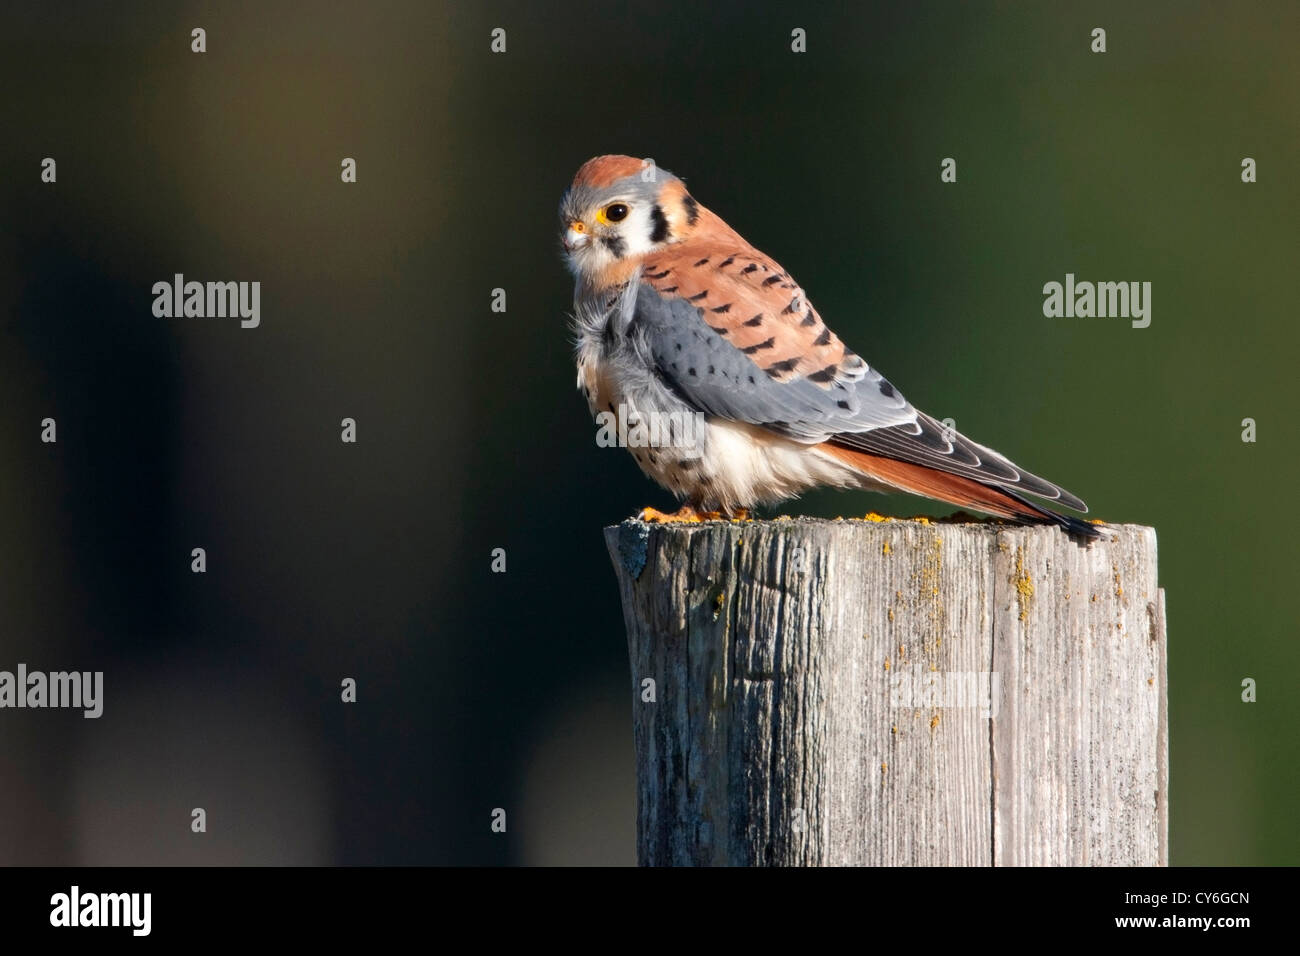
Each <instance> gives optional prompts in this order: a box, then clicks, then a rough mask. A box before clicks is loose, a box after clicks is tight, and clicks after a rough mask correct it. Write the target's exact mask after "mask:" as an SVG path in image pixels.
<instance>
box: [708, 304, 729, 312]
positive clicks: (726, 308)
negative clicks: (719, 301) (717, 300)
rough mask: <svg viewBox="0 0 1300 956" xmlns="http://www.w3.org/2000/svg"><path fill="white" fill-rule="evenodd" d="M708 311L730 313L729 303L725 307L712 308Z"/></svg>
mask: <svg viewBox="0 0 1300 956" xmlns="http://www.w3.org/2000/svg"><path fill="white" fill-rule="evenodd" d="M709 311H710V312H730V311H731V303H730V302H728V303H727V304H726V305H719V306H716V307H715V308H712V309H710V310H709Z"/></svg>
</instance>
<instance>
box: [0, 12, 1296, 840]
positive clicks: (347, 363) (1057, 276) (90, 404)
mask: <svg viewBox="0 0 1300 956" xmlns="http://www.w3.org/2000/svg"><path fill="white" fill-rule="evenodd" d="M26 6H27V9H25V10H24V9H22V8H21V7H15V6H13V5H11V6H10V7H9V8H7V9H6V11H5V14H4V26H3V29H0V79H2V80H3V93H0V110H2V112H0V121H2V122H3V131H4V132H3V136H2V137H0V175H2V177H3V178H2V179H0V217H2V218H0V221H2V222H3V226H4V228H3V230H2V233H0V235H2V239H0V241H3V243H4V248H3V254H2V255H0V321H2V322H3V336H2V338H0V401H2V402H3V414H0V455H2V456H3V457H2V458H0V466H2V467H0V515H3V526H4V531H3V536H2V537H0V605H2V606H3V608H4V624H3V627H2V629H0V668H9V669H12V668H13V666H14V665H16V663H17V662H19V661H24V662H26V663H27V664H28V665H29V666H30V667H32V668H43V669H47V670H56V669H73V668H75V669H102V670H104V671H105V684H106V690H105V695H106V701H105V714H104V716H103V717H102V718H101V719H100V720H98V721H90V720H83V719H81V718H80V716H79V715H76V714H71V713H67V712H50V711H46V712H39V711H37V712H33V711H21V712H19V711H4V712H0V862H7V863H13V862H18V863H96V864H104V863H141V862H148V863H152V862H181V863H189V862H192V863H202V862H277V863H331V862H340V863H461V864H468V863H565V862H608V863H626V862H632V861H633V815H634V809H635V807H634V791H633V784H632V753H631V721H630V709H629V708H630V701H631V698H630V696H629V690H630V685H629V680H628V676H627V670H626V657H625V646H624V637H623V630H622V618H621V614H620V611H619V607H618V601H617V594H616V590H615V585H614V579H613V575H612V573H611V571H610V569H609V566H608V560H607V557H606V555H605V551H604V546H603V543H602V540H601V535H600V529H601V527H602V526H603V525H606V524H610V523H612V522H615V521H617V520H619V519H621V518H623V517H625V516H627V515H628V514H630V513H631V512H633V511H634V510H635V509H636V508H638V507H640V506H643V505H646V504H654V505H657V506H661V507H662V506H667V505H670V504H672V501H671V500H670V499H669V497H668V496H667V495H666V494H665V493H663V492H662V491H660V490H658V489H656V488H655V487H653V486H652V485H650V484H649V483H648V482H647V481H646V480H645V479H644V478H642V477H641V476H640V473H639V472H638V471H637V470H636V469H635V467H634V465H633V463H632V461H631V459H630V457H628V456H626V455H625V454H624V453H622V452H619V451H610V450H605V449H599V448H597V447H596V443H595V440H594V439H595V428H594V426H593V425H592V424H591V423H590V420H589V418H588V415H587V412H586V409H585V405H584V403H583V401H582V399H581V398H580V397H579V396H578V394H577V392H576V391H575V388H574V381H573V380H574V373H573V365H572V360H571V355H570V345H569V339H568V332H567V330H566V327H565V323H566V313H567V310H568V308H569V304H570V300H571V295H572V290H571V281H570V279H569V277H568V275H567V274H566V273H565V271H564V269H563V268H562V265H561V261H560V257H559V248H558V239H557V229H556V226H557V223H556V218H555V216H556V206H557V203H558V200H559V197H560V194H561V193H562V191H563V190H564V188H565V187H566V185H567V184H568V182H569V180H570V178H571V177H572V174H573V172H574V170H575V169H576V168H577V166H578V165H579V164H580V163H581V162H582V161H584V160H585V159H587V158H588V157H590V156H592V155H594V154H597V153H603V152H623V153H630V154H634V155H638V156H651V157H654V159H655V160H656V161H657V162H658V163H659V164H661V165H662V166H663V167H665V168H667V169H670V170H672V171H674V172H676V173H678V174H679V175H681V176H682V177H684V178H685V179H686V180H687V182H688V184H689V186H690V187H691V189H692V192H693V193H694V194H695V195H696V196H697V197H698V198H699V199H700V201H701V202H703V203H705V204H706V205H708V206H710V207H711V208H713V209H714V210H715V211H717V212H718V213H720V214H721V215H722V216H723V217H724V218H726V219H727V220H728V221H729V222H730V223H731V224H732V225H733V226H734V227H735V228H736V229H738V230H739V231H740V232H741V233H742V234H744V235H745V236H746V237H748V238H749V239H750V240H751V241H752V242H754V243H755V244H756V245H757V246H759V247H760V248H761V249H763V250H765V251H766V252H768V253H770V254H771V255H773V256H775V257H776V258H777V259H778V260H779V261H780V262H781V263H782V264H783V265H784V266H785V267H786V268H787V269H789V270H790V271H791V272H792V273H793V274H794V275H795V276H796V277H797V278H798V279H799V281H800V282H801V283H802V284H803V286H804V287H805V288H806V289H807V290H809V293H810V295H811V296H812V297H813V300H814V302H815V303H816V304H817V306H818V308H819V310H820V311H821V312H822V314H823V315H824V316H825V317H826V319H827V321H828V322H829V323H830V324H831V325H832V327H834V328H835V329H836V330H837V331H838V332H839V333H840V335H841V336H842V337H843V338H844V339H845V340H846V341H847V342H848V344H849V345H850V346H852V347H853V348H855V349H856V350H857V351H859V352H861V353H863V354H864V355H865V357H866V358H867V359H868V361H870V362H871V363H872V364H873V365H875V366H877V367H879V368H880V369H882V370H883V371H884V372H885V374H887V375H888V376H889V377H890V378H891V379H892V380H893V381H894V382H895V383H896V384H897V385H898V386H899V387H900V388H901V389H902V390H903V391H904V393H905V394H906V395H907V396H908V397H909V398H910V399H911V400H912V401H913V402H915V403H916V404H917V405H919V406H920V407H922V408H924V409H926V410H927V411H930V412H931V413H933V414H935V415H937V416H938V417H947V416H951V417H953V418H954V419H956V421H957V424H958V427H960V428H961V429H962V430H963V431H964V432H966V433H968V434H970V435H971V436H972V437H974V438H976V439H977V440H980V441H983V442H985V443H987V444H990V445H992V446H994V447H996V448H998V449H999V450H1001V451H1003V452H1005V453H1006V454H1008V455H1009V456H1011V457H1012V458H1013V459H1015V460H1017V461H1019V462H1022V463H1023V464H1024V465H1026V466H1027V467H1029V468H1032V469H1034V470H1036V471H1038V472H1040V473H1042V474H1044V475H1046V476H1047V477H1049V478H1052V479H1055V480H1058V481H1060V482H1062V483H1063V484H1065V485H1066V486H1067V487H1069V488H1070V489H1071V490H1074V491H1076V492H1078V493H1079V494H1080V495H1082V496H1083V497H1085V498H1086V499H1087V500H1088V502H1089V503H1090V504H1091V505H1092V507H1093V513H1094V514H1096V515H1098V516H1100V517H1103V518H1106V519H1109V520H1113V521H1132V522H1140V523H1144V524H1149V525H1153V526H1155V528H1156V529H1157V531H1158V534H1159V542H1160V554H1161V567H1160V576H1161V581H1162V584H1163V586H1164V587H1165V589H1166V591H1167V597H1168V626H1169V644H1170V652H1169V670H1170V674H1169V676H1170V688H1171V689H1170V698H1169V699H1170V722H1171V740H1172V757H1171V759H1172V787H1171V808H1172V809H1171V813H1172V821H1171V826H1172V859H1173V862H1174V863H1176V864H1260V863H1269V864H1281V863H1288V864H1294V863H1297V862H1300V836H1298V829H1297V826H1296V824H1295V821H1294V817H1293V812H1294V810H1293V808H1294V804H1295V799H1296V794H1297V789H1298V788H1297V784H1298V783H1300V779H1298V777H1300V775H1298V773H1297V770H1296V767H1297V764H1298V763H1300V744H1298V742H1297V741H1298V740H1300V735H1298V734H1297V731H1296V727H1297V724H1298V723H1300V706H1298V705H1297V700H1296V672H1297V665H1298V664H1300V651H1298V650H1297V643H1296V628H1295V623H1294V621H1295V613H1294V607H1293V606H1292V604H1291V601H1290V599H1289V598H1288V593H1290V592H1292V591H1293V590H1294V586H1293V584H1292V583H1291V579H1292V578H1293V576H1294V574H1295V572H1296V568H1297V545H1296V541H1297V537H1296V535H1295V534H1294V533H1293V532H1292V530H1291V528H1290V520H1289V518H1290V516H1289V503H1288V502H1287V501H1286V500H1285V499H1286V495H1285V494H1284V493H1283V489H1282V487H1281V486H1282V484H1283V483H1284V482H1285V481H1287V480H1292V479H1293V478H1294V476H1295V474H1296V471H1297V464H1298V463H1300V462H1298V461H1297V454H1296V451H1295V449H1296V440H1297V436H1296V435H1295V429H1294V421H1295V418H1296V414H1297V407H1296V405H1297V403H1296V400H1295V394H1296V391H1295V382H1296V378H1295V371H1294V369H1295V361H1296V355H1297V344H1298V342H1300V334H1298V333H1297V332H1296V330H1295V321H1296V319H1295V313H1296V310H1295V290H1294V284H1295V273H1296V263H1297V252H1298V251H1300V249H1298V244H1297V227H1296V223H1297V221H1298V219H1300V188H1297V185H1296V175H1297V171H1298V169H1300V166H1298V164H1297V157H1298V147H1300V127H1298V126H1297V117H1298V116H1300V84H1298V83H1297V77H1298V74H1300V70H1298V68H1297V65H1296V64H1297V60H1296V56H1295V50H1296V40H1297V37H1298V36H1300V7H1297V5H1295V4H1294V3H1291V2H1275V3H1266V4H1251V5H1248V6H1244V7H1242V6H1240V5H1227V4H1209V3H1205V4H1189V3H1160V4H1143V5H1142V6H1141V9H1133V6H1134V5H1133V4H1130V3H1115V4H1100V5H1098V4H1090V5H1086V6H1087V9H1084V8H1083V7H1084V5H1064V4H1055V5H1046V4H1044V5H1035V6H1034V7H1031V6H1030V5H1028V4H1024V5H1020V4H1017V5H1011V4H991V3H962V4H956V3H945V4H907V5H902V4H891V5H887V6H886V5H877V6H867V5H862V4H819V5H817V7H816V9H813V10H807V9H801V8H799V7H797V6H794V5H781V4H770V3H768V4H765V3H753V2H749V3H718V4H708V5H706V4H699V3H690V4H686V3H671V2H666V0H660V2H657V3H653V4H649V3H647V4H596V3H560V2H556V3H546V4H534V3H483V4H468V3H466V4H432V5H431V4H422V3H410V4H391V3H375V4H363V5H348V6H340V7H339V8H338V9H337V10H326V9H324V8H323V7H321V6H316V5H307V4H303V5H286V4H264V3H248V4H224V3H223V4H220V5H208V4H173V3H158V4H136V5H129V6H127V5H115V6H114V7H112V8H109V7H107V6H106V5H99V4H59V5H56V6H57V9H47V8H46V6H47V5H41V4H28V5H26ZM1097 26H1100V27H1104V28H1105V29H1106V31H1107V44H1108V52H1106V53H1105V54H1104V55H1097V54H1093V53H1091V52H1090V50H1089V46H1090V31H1091V30H1092V29H1093V28H1094V27H1097ZM194 27H203V28H204V29H206V31H207V46H208V52H207V53H205V54H202V55H198V54H193V53H191V52H190V30H191V29H192V28H194ZM495 27H503V28H505V29H506V31H507V52H506V53H505V54H500V55H494V54H493V53H491V52H490V50H489V42H490V37H489V34H490V31H491V30H492V29H493V28H495ZM795 27H801V28H803V29H805V30H806V31H807V37H808V41H807V42H808V52H807V53H806V54H801V55H796V54H794V53H791V52H790V31H791V30H792V29H793V28H795ZM46 156H52V157H54V158H55V159H56V160H57V162H58V182H57V184H55V185H46V184H43V183H41V182H40V178H39V175H40V162H41V160H42V159H43V158H44V157H46ZM345 156H350V157H355V158H356V160H357V165H358V179H359V181H358V182H357V183H356V184H355V185H344V184H342V183H341V182H340V180H339V163H340V160H341V159H342V158H343V157H345ZM949 156H951V157H954V158H955V159H956V160H957V164H958V182H957V183H956V184H952V185H945V184H942V183H940V180H939V172H940V168H939V165H940V161H941V160H942V159H943V158H944V157H949ZM1245 156H1250V157H1253V158H1255V159H1256V160H1257V161H1258V164H1259V181H1258V183H1256V184H1253V185H1245V184H1243V183H1242V182H1241V180H1240V164H1241V160H1242V158H1243V157H1245ZM175 272H183V273H185V274H186V276H187V277H188V278H194V279H199V280H258V281H260V282H261V283H262V324H261V327H260V328H258V329H255V330H243V329H240V328H239V327H238V323H237V322H235V321H232V320H220V319H213V320H208V319H157V318H154V317H153V315H152V313H151V304H152V294H151V291H150V290H151V286H152V284H153V283H154V282H156V281H159V280H169V279H170V278H171V276H172V274H173V273H175ZM1067 272H1073V273H1075V275H1076V276H1077V277H1079V278H1080V279H1090V280H1094V281H1097V280H1131V281H1149V282H1151V283H1152V284H1153V296H1152V305H1153V312H1152V324H1151V326H1150V328H1148V329H1145V330H1135V329H1132V328H1130V327H1129V324H1128V323H1127V322H1126V321H1123V320H1119V319H1046V318H1044V317H1043V314H1042V301H1043V296H1042V292H1041V289H1042V286H1043V284H1044V283H1045V282H1049V281H1053V280H1055V281H1062V280H1063V278H1064V276H1065V274H1066V273H1067ZM494 288H504V289H505V290H506V291H507V296H508V300H507V301H508V311H507V312H506V313H504V314H496V313H493V312H492V311H490V308H489V305H490V296H491V290H493V289H494ZM46 416H51V417H54V418H56V419H57V421H58V436H59V441H58V444H57V445H52V446H51V445H43V444H41V443H40V441H39V422H40V420H41V419H42V418H44V417H46ZM345 416H350V417H353V418H355V419H356V420H357V422H358V430H359V442H358V444H357V445H355V446H353V445H344V444H341V443H340V441H339V421H340V419H341V418H343V417H345ZM1245 417H1252V418H1254V419H1256V420H1257V422H1258V436H1259V440H1258V442H1257V443H1255V444H1244V443H1243V442H1242V441H1241V424H1240V423H1241V420H1242V419H1243V418H1245ZM870 509H878V510H883V511H887V512H891V513H895V514H912V513H918V512H923V513H939V512H941V511H943V510H944V509H941V508H939V507H938V506H935V505H933V504H930V503H926V502H922V501H919V500H916V499H907V498H902V497H899V498H892V499H884V498H880V497H875V496H870V495H866V494H836V493H826V494H816V495H811V496H809V497H807V498H806V499H804V500H803V501H801V502H797V503H793V504H791V505H790V507H789V508H788V509H787V510H792V511H795V512H796V513H806V514H820V515H836V514H854V513H856V514H861V513H863V512H865V511H867V510H870ZM196 546H202V547H205V548H207V551H208V560H209V571H208V573H207V574H206V575H194V574H191V573H190V571H189V552H190V549H191V548H192V547H196ZM496 547H503V548H505V549H506V551H507V555H508V558H507V560H508V571H507V573H505V574H492V573H491V572H490V569H489V565H490V553H491V551H492V549H493V548H496ZM1041 637H1042V639H1043V640H1050V639H1051V635H1047V634H1045V635H1042V636H1041ZM346 676H352V677H355V678H356V679H357V681H358V685H359V700H358V702H357V704H355V705H352V706H345V705H343V704H341V703H339V699H338V696H339V691H338V688H339V681H340V680H341V679H342V678H343V677H346ZM1245 677H1252V678H1255V679H1257V680H1258V681H1259V702H1258V703H1255V704H1250V705H1248V704H1243V703H1242V702H1241V701H1240V694H1241V689H1240V684H1241V681H1242V679H1243V678H1245ZM196 806H202V807H205V808H206V809H207V811H208V817H209V832H208V833H207V834H206V835H204V836H202V837H197V836H195V835H193V834H191V833H190V831H189V819H190V817H189V812H190V808H192V807H196ZM496 807H502V808H505V809H506V810H507V811H508V814H509V816H508V821H509V830H508V832H507V833H506V834H504V835H502V834H494V833H492V832H491V831H490V828H489V824H490V814H491V811H492V809H493V808H496Z"/></svg>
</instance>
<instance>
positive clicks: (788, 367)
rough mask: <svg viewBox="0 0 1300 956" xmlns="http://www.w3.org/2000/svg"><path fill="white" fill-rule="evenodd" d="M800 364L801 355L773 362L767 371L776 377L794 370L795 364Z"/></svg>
mask: <svg viewBox="0 0 1300 956" xmlns="http://www.w3.org/2000/svg"><path fill="white" fill-rule="evenodd" d="M798 364H799V357H798V356H795V357H794V358H788V359H784V360H782V361H780V362H773V363H772V364H771V365H769V366H768V367H767V368H766V369H765V371H766V372H767V374H768V375H770V376H772V377H773V378H776V377H777V376H778V375H784V374H785V373H786V372H793V371H794V370H795V366H797V365H798Z"/></svg>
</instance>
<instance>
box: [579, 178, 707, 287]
mask: <svg viewBox="0 0 1300 956" xmlns="http://www.w3.org/2000/svg"><path fill="white" fill-rule="evenodd" d="M701 212H702V207H701V206H700V205H699V204H698V203H697V202H696V201H695V200H694V199H692V198H691V195H690V193H688V192H687V191H686V186H685V185H684V184H683V183H682V181H681V180H680V179H678V178H677V177H676V176H674V175H673V174H672V173H670V172H668V171H667V170H665V169H660V168H659V167H658V166H656V165H655V163H654V161H653V160H649V159H635V158H633V157H631V156H597V157H596V158H595V159H590V160H588V161H587V162H586V163H584V164H583V165H582V168H581V169H579V170H578V174H577V175H576V176H575V177H574V179H573V185H572V186H570V187H569V190H568V192H566V193H565V194H564V199H563V200H561V202H560V237H561V242H562V243H563V244H564V255H565V259H566V260H567V262H568V264H569V269H570V270H571V271H572V272H573V274H574V275H575V276H577V277H578V278H579V279H583V280H586V281H587V282H591V283H596V284H600V282H599V279H600V277H601V275H602V274H605V273H607V272H609V271H610V270H611V267H614V270H613V271H615V272H622V271H624V269H623V268H619V267H626V266H629V265H631V264H633V263H636V262H638V261H639V260H640V259H642V258H643V257H644V256H645V255H647V254H648V253H651V252H654V251H656V250H658V249H662V248H663V247H664V246H666V245H669V244H671V243H674V242H680V241H682V240H683V239H686V238H688V237H689V236H690V235H691V233H692V232H693V231H694V230H695V229H696V227H697V224H698V223H699V221H700V216H701Z"/></svg>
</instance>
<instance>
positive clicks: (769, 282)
mask: <svg viewBox="0 0 1300 956" xmlns="http://www.w3.org/2000/svg"><path fill="white" fill-rule="evenodd" d="M780 281H781V277H780V276H777V275H771V276H768V277H767V278H766V279H764V280H763V285H765V286H768V285H772V284H773V283H775V282H780Z"/></svg>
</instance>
